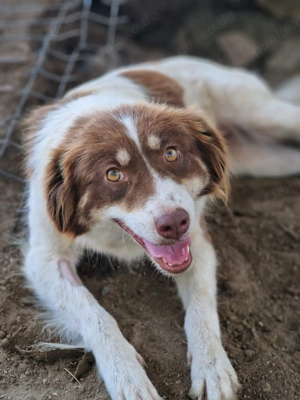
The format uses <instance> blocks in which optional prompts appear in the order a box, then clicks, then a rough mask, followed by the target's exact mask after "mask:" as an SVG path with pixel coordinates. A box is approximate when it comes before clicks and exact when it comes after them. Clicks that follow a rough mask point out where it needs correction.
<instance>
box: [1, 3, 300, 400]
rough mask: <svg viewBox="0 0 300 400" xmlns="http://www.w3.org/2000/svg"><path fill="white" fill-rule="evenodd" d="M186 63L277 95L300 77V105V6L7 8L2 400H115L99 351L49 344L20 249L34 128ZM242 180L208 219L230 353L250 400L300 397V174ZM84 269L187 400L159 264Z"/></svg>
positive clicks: (92, 259) (161, 382)
mask: <svg viewBox="0 0 300 400" xmlns="http://www.w3.org/2000/svg"><path fill="white" fill-rule="evenodd" d="M178 54H181V55H194V56H198V57H204V58H208V59H211V60H214V61H216V62H219V63H221V64H224V65H228V66H232V67H239V68H245V69H249V70H251V71H253V72H254V73H256V74H258V75H260V76H261V77H262V78H264V79H265V80H266V81H267V82H268V84H269V85H270V86H271V87H272V88H279V87H280V86H281V85H283V84H285V83H286V82H287V81H289V80H290V79H293V80H292V81H290V82H292V86H294V93H295V96H294V102H295V103H296V104H299V105H300V2H299V1H297V0H285V1H280V0H201V1H200V0H173V1H170V0H126V1H125V0H65V1H63V0H59V1H56V0H52V1H50V0H45V1H41V0H40V1H38V0H22V1H20V0H1V1H0V99H1V101H0V227H1V229H0V398H1V399H2V398H3V399H11V400H15V399H17V400H18V399H28V400H29V399H30V400H32V399H38V400H39V399H56V398H57V399H66V400H69V399H72V400H74V399H83V400H85V399H96V398H97V399H108V395H107V393H106V391H105V388H104V386H103V384H102V383H99V382H97V380H96V378H95V374H94V373H93V371H92V369H91V367H92V364H93V360H92V358H91V357H90V355H89V354H88V353H85V354H83V353H81V352H80V351H73V352H72V351H69V352H61V351H58V350H57V351H52V352H49V351H46V350H44V351H42V350H39V351H38V350H37V349H36V347H35V346H36V343H38V342H39V341H47V340H50V338H51V340H53V336H50V334H49V332H42V326H43V324H42V323H41V322H39V321H38V320H36V315H37V313H36V310H35V309H34V308H33V307H32V304H31V303H30V302H28V301H27V300H25V298H27V297H28V296H29V294H30V292H29V291H28V290H27V289H25V287H24V282H23V278H22V276H21V275H20V268H21V266H22V257H21V255H20V253H19V250H18V248H17V246H16V242H15V237H16V236H17V235H19V233H20V232H21V230H22V227H23V226H24V225H23V223H22V220H23V216H24V215H26V204H25V201H24V199H25V195H24V193H25V192H24V190H25V186H26V182H25V179H24V174H23V171H22V159H23V148H22V140H21V132H22V120H23V119H24V117H25V116H26V115H27V114H28V112H29V111H30V110H31V109H32V108H33V107H34V106H37V105H42V104H48V103H51V102H53V101H55V100H56V99H59V98H60V97H61V96H63V94H64V93H65V92H66V90H68V89H70V88H72V87H74V86H76V85H78V84H79V83H81V82H85V81H87V80H89V79H92V78H95V77H98V76H100V75H102V74H103V73H105V72H106V71H109V70H111V69H113V68H116V67H119V66H123V65H130V64H134V63H138V62H143V61H148V60H156V59H160V58H163V57H167V56H170V55H178ZM298 89H299V90H298ZM299 111H300V109H299ZM299 174H300V171H299ZM232 181H233V190H232V196H231V201H230V203H229V205H228V207H227V208H226V207H224V206H222V205H219V204H218V205H214V207H213V208H212V210H211V212H210V214H209V215H208V222H209V226H210V229H211V235H212V238H213V241H214V245H215V247H216V249H217V252H218V257H219V260H220V268H219V272H218V290H219V311H220V320H221V327H222V333H223V342H224V345H225V348H226V350H227V351H228V353H229V356H230V358H231V360H232V362H233V365H234V367H235V369H236V370H237V372H238V376H239V379H240V381H241V383H242V385H243V389H242V391H241V393H240V399H251V400H256V399H267V400H296V399H297V400H299V399H300V327H299V320H300V307H299V296H300V289H299V287H300V279H299V268H300V244H299V243H300V221H299V215H300V201H299V193H300V175H298V176H296V177H291V178H287V179H251V178H243V179H242V178H241V179H239V180H236V179H235V178H234V177H233V179H232ZM84 267H85V268H83V266H82V267H81V276H82V278H83V279H84V282H85V284H86V285H87V287H88V288H89V289H90V290H91V291H92V292H93V294H94V295H95V296H96V297H97V298H98V299H99V301H101V303H102V304H103V305H104V306H105V307H106V308H107V310H108V311H109V312H111V313H112V314H113V315H114V316H115V317H116V319H117V320H118V322H119V323H120V326H121V329H122V331H123V332H124V335H125V336H126V338H127V339H128V340H129V341H130V342H131V343H132V344H133V345H134V346H135V347H136V348H137V350H138V351H139V352H141V354H142V355H143V357H144V358H145V360H146V362H147V364H148V370H147V372H148V374H149V376H150V378H151V379H152V381H153V382H154V384H155V386H156V387H157V389H158V391H159V392H160V394H161V395H163V396H164V399H170V400H177V399H179V400H180V399H187V392H188V389H189V384H190V382H189V373H188V368H187V366H186V343H185V337H184V334H183V330H182V325H183V314H182V310H181V305H180V303H179V301H178V299H177V298H176V296H175V291H174V288H173V286H172V284H171V282H166V281H165V280H164V279H163V278H162V277H157V276H154V274H153V270H152V269H151V268H150V267H149V266H148V267H147V266H140V265H136V266H134V268H133V269H132V270H131V271H128V270H127V269H126V268H123V267H122V268H121V267H120V266H119V265H117V264H116V263H114V262H112V263H110V262H109V261H108V260H104V259H102V258H99V257H97V256H95V255H88V256H87V258H86V261H85V263H84ZM162 305H163V307H162ZM56 339H57V340H59V339H58V338H56ZM69 372H72V373H74V374H75V375H76V377H77V378H78V379H79V380H80V381H79V382H76V381H74V380H73V379H72V377H71V376H70V374H69Z"/></svg>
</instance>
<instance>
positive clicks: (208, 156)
mask: <svg viewBox="0 0 300 400" xmlns="http://www.w3.org/2000/svg"><path fill="white" fill-rule="evenodd" d="M117 115H119V117H124V116H126V115H127V116H131V118H133V120H134V121H135V124H136V129H137V132H138V135H139V140H140V143H141V148H142V152H143V154H144V155H145V157H146V158H147V159H148V161H149V162H150V164H151V165H152V167H153V168H154V169H155V170H156V171H157V172H158V173H159V174H160V175H161V176H169V177H171V178H172V179H174V180H175V181H176V182H178V183H180V184H184V182H185V181H186V180H190V179H191V178H193V177H199V178H201V180H202V182H203V183H204V188H203V189H202V191H201V192H200V193H197V194H196V197H198V196H201V195H214V196H216V197H220V198H222V199H223V200H224V201H226V199H227V196H228V192H229V179H228V168H227V149H226V146H225V143H224V141H223V139H222V137H221V135H220V134H219V133H218V132H217V131H215V130H214V129H213V128H211V127H210V126H209V125H208V124H207V122H206V121H205V120H204V118H202V117H201V116H199V115H198V114H196V113H194V112H191V111H189V110H183V109H174V108H171V107H167V106H165V105H153V104H151V105H144V104H143V105H142V104H141V105H136V106H123V107H120V108H119V109H118V112H117ZM149 135H154V136H157V137H158V138H159V140H160V148H159V149H153V148H152V147H151V146H149V143H148V138H149ZM168 147H175V148H177V149H178V150H179V152H180V157H179V159H178V160H176V161H175V162H168V161H166V160H165V157H164V155H165V151H166V149H167V148H168ZM202 186H203V185H202Z"/></svg>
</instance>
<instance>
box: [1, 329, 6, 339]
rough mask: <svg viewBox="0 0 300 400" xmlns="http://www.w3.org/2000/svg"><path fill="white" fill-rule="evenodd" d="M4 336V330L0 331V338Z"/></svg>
mask: <svg viewBox="0 0 300 400" xmlns="http://www.w3.org/2000/svg"><path fill="white" fill-rule="evenodd" d="M5 336H6V334H5V332H3V331H0V339H4V338H5Z"/></svg>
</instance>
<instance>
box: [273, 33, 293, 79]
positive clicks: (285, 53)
mask: <svg viewBox="0 0 300 400" xmlns="http://www.w3.org/2000/svg"><path fill="white" fill-rule="evenodd" d="M299 48H300V36H293V37H286V38H285V39H284V41H283V42H282V43H281V45H280V46H279V48H278V50H277V51H276V52H275V53H274V54H273V55H272V56H271V57H270V58H269V60H268V61H267V64H266V67H267V69H269V70H272V71H278V72H281V73H286V74H293V73H295V72H297V71H299V70H300V51H299Z"/></svg>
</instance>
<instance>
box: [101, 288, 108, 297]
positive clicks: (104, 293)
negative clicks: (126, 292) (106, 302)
mask: <svg viewBox="0 0 300 400" xmlns="http://www.w3.org/2000/svg"><path fill="white" fill-rule="evenodd" d="M108 292H109V287H108V286H103V288H102V290H101V294H102V296H105V295H107V293H108Z"/></svg>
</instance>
